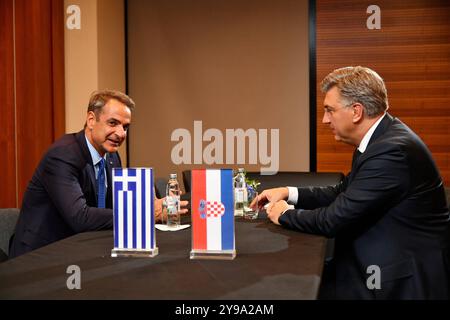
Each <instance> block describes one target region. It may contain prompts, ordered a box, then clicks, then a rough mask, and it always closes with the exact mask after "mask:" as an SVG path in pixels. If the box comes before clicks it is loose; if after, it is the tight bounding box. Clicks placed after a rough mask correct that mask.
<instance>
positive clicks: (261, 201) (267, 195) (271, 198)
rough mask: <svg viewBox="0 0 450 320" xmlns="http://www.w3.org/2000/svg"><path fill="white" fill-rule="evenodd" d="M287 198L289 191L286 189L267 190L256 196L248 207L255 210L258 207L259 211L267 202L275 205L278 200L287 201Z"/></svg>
mask: <svg viewBox="0 0 450 320" xmlns="http://www.w3.org/2000/svg"><path fill="white" fill-rule="evenodd" d="M288 197H289V189H288V188H286V187H284V188H273V189H267V190H264V191H263V192H261V193H260V194H259V195H258V197H257V198H255V199H254V200H253V201H252V203H251V204H250V207H251V208H256V206H258V207H259V209H262V208H263V207H264V205H265V204H266V203H268V202H273V203H275V202H278V201H280V200H287V199H288Z"/></svg>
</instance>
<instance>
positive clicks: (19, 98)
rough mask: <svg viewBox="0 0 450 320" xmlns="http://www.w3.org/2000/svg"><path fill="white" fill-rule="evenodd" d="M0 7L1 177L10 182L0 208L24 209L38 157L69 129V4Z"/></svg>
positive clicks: (1, 3)
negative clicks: (66, 55)
mask: <svg viewBox="0 0 450 320" xmlns="http://www.w3.org/2000/svg"><path fill="white" fill-rule="evenodd" d="M0 9H1V10H0V21H1V22H0V24H1V28H0V45H1V46H0V48H1V49H0V50H2V55H1V57H2V60H1V62H0V74H1V77H0V79H1V80H0V81H1V83H0V90H1V98H0V99H1V105H2V118H0V119H1V120H0V124H1V128H2V130H4V132H5V135H3V132H2V136H1V140H0V142H1V144H2V145H1V146H0V147H1V150H2V152H3V151H5V152H4V153H2V155H1V160H2V163H1V165H2V170H3V169H4V168H5V167H6V168H7V170H4V172H5V173H3V172H2V173H1V174H2V176H1V178H2V179H1V181H2V185H6V186H8V187H7V191H5V192H4V191H3V190H2V191H1V192H0V194H1V195H0V201H1V202H0V207H20V206H21V203H22V197H23V193H24V191H25V189H26V187H27V185H28V182H29V180H30V178H31V176H32V174H33V172H34V170H35V168H36V166H37V164H38V162H39V160H40V159H41V157H42V155H43V154H44V152H45V151H46V149H47V148H48V147H49V145H50V144H51V143H52V142H53V141H54V140H55V139H56V138H57V137H59V136H60V135H62V134H63V133H64V127H65V119H64V99H65V98H64V97H65V94H64V29H63V28H64V2H63V0H34V1H28V0H0ZM3 51H4V54H3ZM4 108H5V112H3V109H4ZM3 114H5V117H3ZM4 159H5V160H4ZM4 163H5V164H4ZM3 175H5V177H3ZM13 198H14V200H13Z"/></svg>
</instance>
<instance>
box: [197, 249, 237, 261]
mask: <svg viewBox="0 0 450 320" xmlns="http://www.w3.org/2000/svg"><path fill="white" fill-rule="evenodd" d="M190 258H191V259H204V260H210V259H217V260H233V259H234V258H236V250H218V251H214V250H191V255H190Z"/></svg>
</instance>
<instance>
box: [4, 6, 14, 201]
mask: <svg viewBox="0 0 450 320" xmlns="http://www.w3.org/2000/svg"><path fill="white" fill-rule="evenodd" d="M0 128H1V133H0V208H5V207H16V206H17V202H16V164H15V133H14V132H15V124H14V41H13V2H12V0H0Z"/></svg>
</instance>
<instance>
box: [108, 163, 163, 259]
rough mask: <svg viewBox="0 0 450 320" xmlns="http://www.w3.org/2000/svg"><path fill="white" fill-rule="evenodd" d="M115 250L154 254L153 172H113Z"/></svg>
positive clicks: (146, 169) (135, 169) (122, 170)
mask: <svg viewBox="0 0 450 320" xmlns="http://www.w3.org/2000/svg"><path fill="white" fill-rule="evenodd" d="M112 182H113V211H114V250H131V251H132V250H135V251H146V250H153V249H154V248H155V246H156V244H155V220H154V219H155V218H154V215H153V212H154V207H153V200H154V199H153V197H154V193H153V169H151V168H128V169H122V168H113V179H112Z"/></svg>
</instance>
